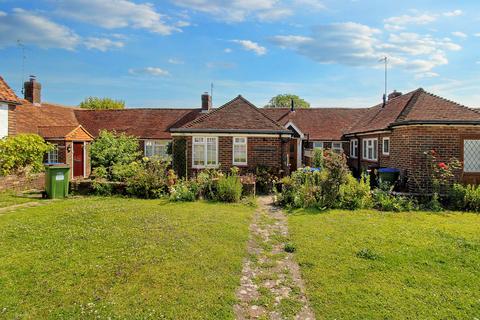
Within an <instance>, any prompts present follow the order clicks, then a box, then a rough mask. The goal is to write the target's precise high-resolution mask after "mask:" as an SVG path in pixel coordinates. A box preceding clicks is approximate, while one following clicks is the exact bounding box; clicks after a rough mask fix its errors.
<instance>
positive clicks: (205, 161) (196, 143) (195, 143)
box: [192, 136, 218, 169]
mask: <svg viewBox="0 0 480 320" xmlns="http://www.w3.org/2000/svg"><path fill="white" fill-rule="evenodd" d="M197 139H198V140H199V139H201V141H198V140H197ZM212 139H213V140H214V143H215V163H214V164H208V145H209V143H208V142H209V140H210V141H211V140H212ZM196 146H203V152H204V153H203V165H201V164H197V165H196V164H195V148H196ZM217 167H218V137H211V136H205V137H204V136H193V137H192V168H194V169H203V168H217Z"/></svg>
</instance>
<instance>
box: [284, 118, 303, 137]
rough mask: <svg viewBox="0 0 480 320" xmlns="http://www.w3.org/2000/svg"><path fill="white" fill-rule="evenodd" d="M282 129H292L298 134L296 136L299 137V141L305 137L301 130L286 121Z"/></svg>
mask: <svg viewBox="0 0 480 320" xmlns="http://www.w3.org/2000/svg"><path fill="white" fill-rule="evenodd" d="M284 127H285V128H288V127H292V128H293V130H295V131H296V132H297V133H298V135H299V136H300V139H305V135H304V134H303V132H302V130H300V129H299V128H298V127H297V126H296V125H295V124H294V123H293V122H292V121H288V122H287V124H286V125H285V126H284ZM289 131H290V130H289Z"/></svg>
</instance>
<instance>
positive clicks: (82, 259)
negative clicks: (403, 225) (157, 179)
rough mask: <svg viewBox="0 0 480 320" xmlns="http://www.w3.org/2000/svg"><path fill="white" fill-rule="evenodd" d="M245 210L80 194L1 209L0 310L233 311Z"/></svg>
mask: <svg viewBox="0 0 480 320" xmlns="http://www.w3.org/2000/svg"><path fill="white" fill-rule="evenodd" d="M253 210H254V209H253V208H250V207H247V206H243V205H227V204H213V203H204V202H197V203H184V204H182V203H173V204H172V203H167V202H165V201H162V200H135V199H121V198H110V199H107V198H81V199H72V200H66V201H59V202H55V203H51V204H48V205H44V206H41V207H37V208H29V209H23V210H21V211H14V212H10V213H7V214H4V215H1V216H0V318H2V319H3V318H6V319H14V318H22V319H44V318H49V319H86V318H87V319H89V318H96V317H97V316H98V317H99V318H102V319H107V318H109V317H110V318H114V319H115V318H122V319H124V318H128V319H164V318H166V319H174V318H175V319H228V318H232V317H233V312H232V308H233V305H234V303H235V289H236V288H237V286H238V285H239V282H240V280H239V279H240V275H241V268H242V259H243V257H244V256H245V254H246V241H247V239H248V226H249V223H250V220H251V216H252V213H253Z"/></svg>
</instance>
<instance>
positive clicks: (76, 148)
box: [73, 142, 85, 177]
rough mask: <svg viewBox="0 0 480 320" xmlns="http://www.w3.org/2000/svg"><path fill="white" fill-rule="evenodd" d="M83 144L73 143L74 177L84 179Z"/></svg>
mask: <svg viewBox="0 0 480 320" xmlns="http://www.w3.org/2000/svg"><path fill="white" fill-rule="evenodd" d="M84 159H85V158H84V155H83V142H74V143H73V177H83V169H84V167H85V166H84V163H83V161H84Z"/></svg>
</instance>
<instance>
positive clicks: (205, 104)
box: [202, 92, 212, 112]
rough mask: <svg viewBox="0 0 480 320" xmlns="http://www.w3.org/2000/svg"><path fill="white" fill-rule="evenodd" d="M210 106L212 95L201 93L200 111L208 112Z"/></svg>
mask: <svg viewBox="0 0 480 320" xmlns="http://www.w3.org/2000/svg"><path fill="white" fill-rule="evenodd" d="M211 108H212V96H210V94H209V93H208V92H205V93H204V94H202V112H208V111H210V109H211Z"/></svg>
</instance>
